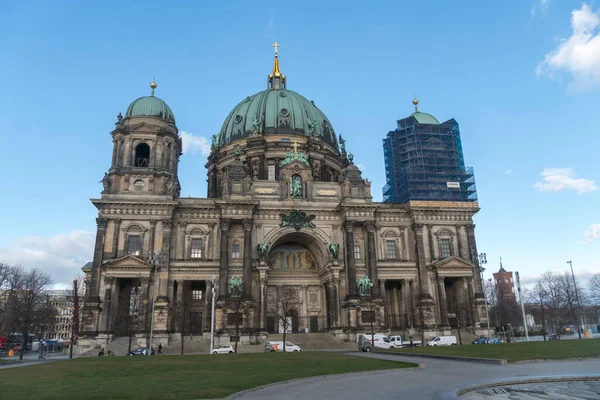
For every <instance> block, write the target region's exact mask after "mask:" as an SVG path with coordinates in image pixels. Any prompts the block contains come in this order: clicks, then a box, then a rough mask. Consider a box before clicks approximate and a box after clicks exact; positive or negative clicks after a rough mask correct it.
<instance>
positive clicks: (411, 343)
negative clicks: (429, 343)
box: [409, 336, 414, 347]
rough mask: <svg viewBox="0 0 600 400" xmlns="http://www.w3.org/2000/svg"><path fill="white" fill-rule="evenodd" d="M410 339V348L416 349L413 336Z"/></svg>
mask: <svg viewBox="0 0 600 400" xmlns="http://www.w3.org/2000/svg"><path fill="white" fill-rule="evenodd" d="M409 339H410V347H414V343H413V339H412V336H411V337H409Z"/></svg>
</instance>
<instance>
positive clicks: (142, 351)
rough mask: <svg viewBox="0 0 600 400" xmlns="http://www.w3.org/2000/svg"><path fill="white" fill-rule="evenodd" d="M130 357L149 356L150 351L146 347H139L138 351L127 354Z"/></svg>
mask: <svg viewBox="0 0 600 400" xmlns="http://www.w3.org/2000/svg"><path fill="white" fill-rule="evenodd" d="M127 355H128V356H146V355H148V349H147V348H145V347H138V348H137V349H134V350H131V351H130V352H129V353H127Z"/></svg>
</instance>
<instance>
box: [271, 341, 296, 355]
mask: <svg viewBox="0 0 600 400" xmlns="http://www.w3.org/2000/svg"><path fill="white" fill-rule="evenodd" d="M273 351H283V342H282V341H272V342H265V352H273ZM297 351H302V348H300V346H298V345H295V344H294V343H292V342H288V341H287V340H286V341H285V352H286V353H288V352H297Z"/></svg>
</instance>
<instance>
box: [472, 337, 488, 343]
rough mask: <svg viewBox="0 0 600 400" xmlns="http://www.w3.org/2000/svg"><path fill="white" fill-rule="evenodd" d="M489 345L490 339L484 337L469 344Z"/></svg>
mask: <svg viewBox="0 0 600 400" xmlns="http://www.w3.org/2000/svg"><path fill="white" fill-rule="evenodd" d="M489 343H490V338H488V337H485V336H481V337H478V338H477V339H475V340H473V341H472V342H471V344H489Z"/></svg>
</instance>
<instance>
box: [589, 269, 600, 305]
mask: <svg viewBox="0 0 600 400" xmlns="http://www.w3.org/2000/svg"><path fill="white" fill-rule="evenodd" d="M588 295H589V297H590V301H591V302H592V303H593V304H594V305H595V306H600V274H596V275H594V276H592V279H590V282H589V285H588Z"/></svg>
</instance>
